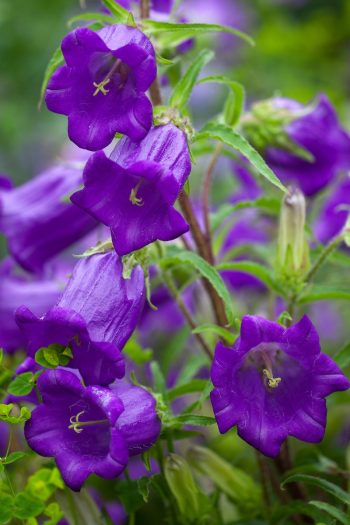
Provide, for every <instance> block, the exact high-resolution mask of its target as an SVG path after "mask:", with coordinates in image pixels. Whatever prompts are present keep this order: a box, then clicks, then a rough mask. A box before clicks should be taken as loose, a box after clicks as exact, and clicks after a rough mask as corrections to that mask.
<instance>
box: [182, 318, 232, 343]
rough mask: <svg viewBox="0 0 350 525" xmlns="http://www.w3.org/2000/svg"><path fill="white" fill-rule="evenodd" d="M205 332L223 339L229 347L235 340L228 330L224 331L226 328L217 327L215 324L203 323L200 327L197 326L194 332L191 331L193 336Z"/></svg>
mask: <svg viewBox="0 0 350 525" xmlns="http://www.w3.org/2000/svg"><path fill="white" fill-rule="evenodd" d="M206 332H210V333H213V334H216V335H218V336H219V337H221V338H222V339H224V340H225V342H226V343H227V344H228V345H229V346H231V345H232V344H233V342H234V340H235V339H236V336H235V334H232V333H231V332H230V331H229V330H226V328H223V327H222V326H218V325H217V324H211V323H205V324H201V325H200V326H197V327H196V328H195V329H194V330H192V333H193V334H203V333H206Z"/></svg>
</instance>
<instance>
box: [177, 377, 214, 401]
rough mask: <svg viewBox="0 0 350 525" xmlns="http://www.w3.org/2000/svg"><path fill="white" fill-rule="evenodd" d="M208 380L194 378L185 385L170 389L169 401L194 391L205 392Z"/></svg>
mask: <svg viewBox="0 0 350 525" xmlns="http://www.w3.org/2000/svg"><path fill="white" fill-rule="evenodd" d="M207 383H208V381H207V380H206V379H192V381H189V382H188V383H186V384H185V385H180V386H175V387H174V388H171V389H170V390H169V391H168V399H169V401H173V400H174V399H176V398H178V397H181V396H185V395H187V394H193V393H194V392H203V390H204V388H205V387H206V386H207Z"/></svg>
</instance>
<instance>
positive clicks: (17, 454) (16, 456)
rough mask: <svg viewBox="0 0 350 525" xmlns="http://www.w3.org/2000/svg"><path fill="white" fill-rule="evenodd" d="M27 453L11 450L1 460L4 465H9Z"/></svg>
mask: <svg viewBox="0 0 350 525" xmlns="http://www.w3.org/2000/svg"><path fill="white" fill-rule="evenodd" d="M26 455H27V454H26V453H25V452H21V451H18V452H11V454H9V455H8V456H6V457H5V458H4V459H3V460H2V463H3V464H4V465H9V464H10V463H14V462H15V461H18V460H19V459H22V458H24V457H25V456H26Z"/></svg>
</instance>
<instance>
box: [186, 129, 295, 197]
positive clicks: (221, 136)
mask: <svg viewBox="0 0 350 525" xmlns="http://www.w3.org/2000/svg"><path fill="white" fill-rule="evenodd" d="M202 138H210V139H214V140H219V141H220V142H223V143H224V144H227V145H228V146H231V148H233V149H234V150H236V151H238V152H239V153H241V155H243V157H245V158H246V159H248V160H249V162H250V163H251V164H252V165H253V166H254V168H255V169H256V170H257V171H258V173H260V175H262V176H263V177H264V178H265V179H266V180H268V181H269V182H270V183H271V184H273V185H274V186H276V187H277V188H279V189H280V190H282V191H283V192H286V191H287V189H286V188H285V186H284V185H283V184H282V182H281V181H280V180H279V179H278V178H277V176H276V175H275V174H274V172H273V171H272V170H271V168H269V166H268V165H267V164H266V162H265V161H264V159H263V158H262V156H261V155H260V154H259V153H258V152H257V151H256V150H255V149H254V148H253V146H252V145H251V144H249V142H248V141H247V140H246V139H245V138H244V137H243V136H242V135H240V134H239V133H238V132H237V131H236V130H234V129H232V128H230V127H229V126H225V125H224V124H219V123H216V124H215V123H210V124H208V125H206V126H205V127H204V128H203V129H202V130H201V131H200V132H199V133H198V134H197V136H196V140H199V139H202Z"/></svg>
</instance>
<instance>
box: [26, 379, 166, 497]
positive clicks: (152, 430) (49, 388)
mask: <svg viewBox="0 0 350 525" xmlns="http://www.w3.org/2000/svg"><path fill="white" fill-rule="evenodd" d="M38 388H39V391H40V394H41V396H42V400H43V404H41V405H39V406H38V407H37V408H35V410H33V412H32V416H31V419H30V420H28V421H27V423H26V425H25V428H24V433H25V437H26V439H27V441H28V444H29V446H30V447H31V448H32V449H33V450H34V451H35V452H37V453H38V454H40V455H41V456H45V457H53V458H55V461H56V464H57V467H58V468H59V470H60V471H61V474H62V477H63V479H64V481H65V483H66V484H67V485H68V487H70V488H71V489H72V490H76V491H78V490H80V488H81V487H82V485H83V483H84V481H85V480H86V479H87V478H88V477H89V476H90V475H91V474H97V475H98V476H101V477H102V478H105V479H113V478H115V477H117V476H119V475H120V474H121V473H122V472H123V470H124V469H125V468H126V466H127V464H128V460H129V457H130V456H132V455H135V454H140V453H142V452H144V451H145V450H147V449H148V448H149V447H151V446H152V445H153V444H154V443H155V441H156V440H157V438H158V436H159V433H160V421H159V419H158V417H157V414H156V402H155V399H154V398H153V396H152V395H151V394H150V393H149V392H147V390H145V389H143V388H141V387H137V386H133V385H124V386H123V387H122V388H119V387H116V390H113V389H110V388H105V387H100V386H89V387H85V386H83V385H82V383H81V382H80V380H79V377H77V376H76V375H75V374H73V373H72V372H69V371H67V370H63V369H57V370H47V371H45V372H44V373H43V374H41V376H40V377H39V379H38Z"/></svg>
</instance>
